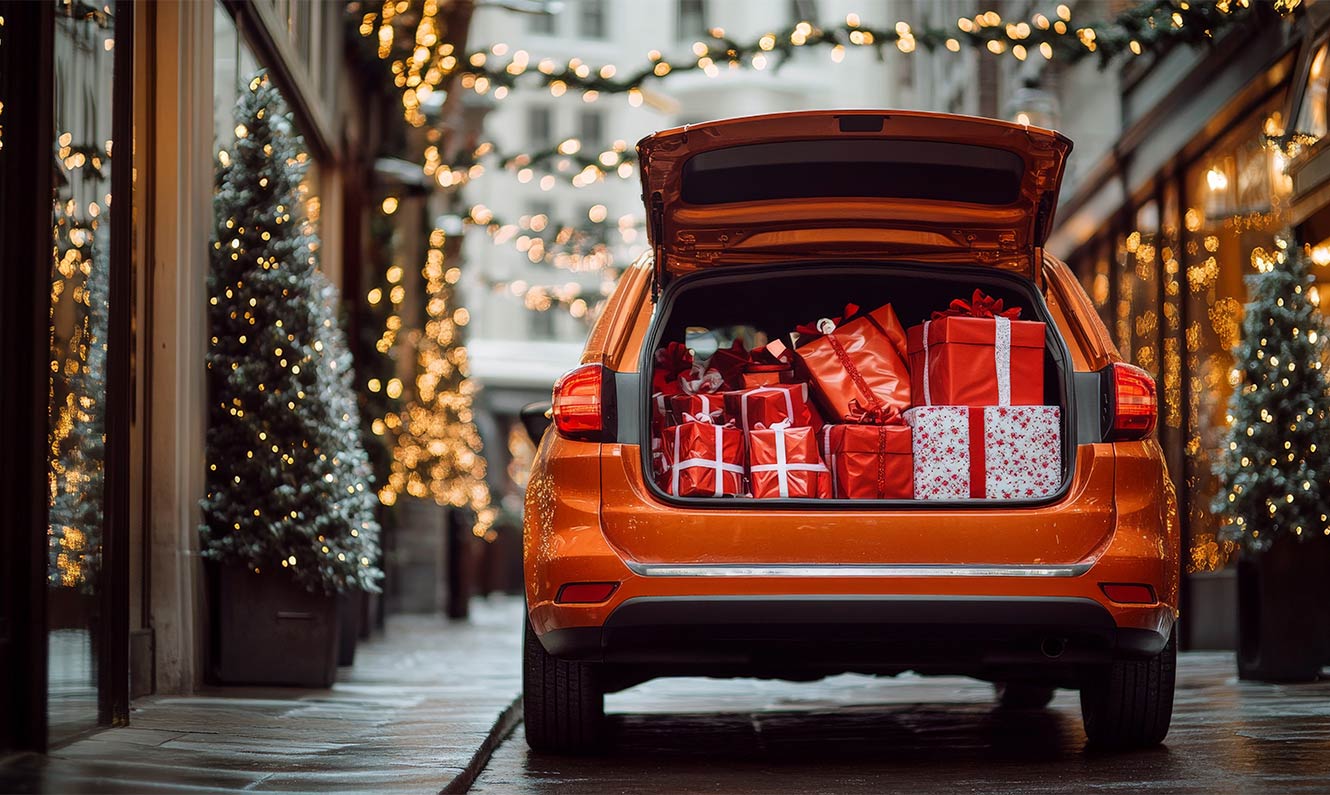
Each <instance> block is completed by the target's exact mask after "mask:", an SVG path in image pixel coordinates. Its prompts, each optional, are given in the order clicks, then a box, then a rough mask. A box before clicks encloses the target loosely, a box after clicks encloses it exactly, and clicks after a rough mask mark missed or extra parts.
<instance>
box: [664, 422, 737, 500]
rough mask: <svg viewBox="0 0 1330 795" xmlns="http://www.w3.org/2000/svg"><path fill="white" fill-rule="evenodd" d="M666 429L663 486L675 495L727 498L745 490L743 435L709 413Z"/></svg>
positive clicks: (731, 425)
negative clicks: (716, 420) (714, 420)
mask: <svg viewBox="0 0 1330 795" xmlns="http://www.w3.org/2000/svg"><path fill="white" fill-rule="evenodd" d="M682 419H683V421H682V422H680V423H679V424H678V425H674V426H672V427H669V428H666V429H665V435H664V437H663V438H664V442H665V451H664V453H665V461H666V462H667V463H666V473H665V475H664V476H663V477H662V481H663V484H662V485H663V486H664V488H665V489H666V491H668V492H669V493H670V494H672V495H674V496H676V497H725V496H735V495H739V494H742V493H743V491H744V434H743V431H741V430H739V429H738V428H735V427H734V426H733V424H723V425H722V424H719V423H714V422H712V421H711V418H710V417H709V416H707V415H700V416H699V415H689V416H685V417H683V418H682Z"/></svg>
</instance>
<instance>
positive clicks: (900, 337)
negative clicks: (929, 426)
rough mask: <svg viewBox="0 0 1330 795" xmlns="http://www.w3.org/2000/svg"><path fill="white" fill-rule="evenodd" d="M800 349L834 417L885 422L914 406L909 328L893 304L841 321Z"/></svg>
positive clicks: (804, 362)
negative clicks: (893, 307)
mask: <svg viewBox="0 0 1330 795" xmlns="http://www.w3.org/2000/svg"><path fill="white" fill-rule="evenodd" d="M827 325H828V326H830V325H832V324H831V323H828V324H827ZM795 353H796V355H797V356H798V357H799V361H800V362H801V363H802V364H803V367H804V369H806V370H807V372H808V376H809V378H810V379H811V380H812V383H813V387H814V389H815V390H816V392H817V396H818V400H819V402H820V403H821V404H822V406H823V407H824V408H825V409H826V411H827V413H828V419H829V420H831V421H835V422H851V423H875V424H879V423H886V422H890V421H891V420H893V419H894V418H896V417H898V416H900V414H901V412H903V411H905V410H906V409H907V408H909V407H910V369H909V366H908V365H907V364H906V345H905V330H904V328H903V327H902V326H901V323H900V320H899V319H897V317H896V312H895V311H894V310H893V309H892V308H891V304H883V305H882V306H880V307H878V308H877V309H874V310H873V311H872V312H869V313H868V314H866V315H859V316H858V317H855V318H853V319H851V320H849V321H846V322H844V323H843V324H840V325H836V326H835V327H834V328H833V329H831V330H830V332H829V333H823V334H822V336H819V337H815V338H814V339H812V340H811V341H808V342H804V343H803V344H801V345H800V346H799V347H798V348H796V349H795Z"/></svg>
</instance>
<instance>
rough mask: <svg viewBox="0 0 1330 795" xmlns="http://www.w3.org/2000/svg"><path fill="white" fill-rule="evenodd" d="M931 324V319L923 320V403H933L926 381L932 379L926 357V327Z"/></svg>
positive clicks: (931, 370)
mask: <svg viewBox="0 0 1330 795" xmlns="http://www.w3.org/2000/svg"><path fill="white" fill-rule="evenodd" d="M931 325H933V321H931V320H925V321H924V405H925V406H931V405H933V396H932V395H931V394H929V390H928V382H929V381H932V380H933V366H932V365H931V364H930V363H929V361H928V359H929V356H928V327H929V326H931Z"/></svg>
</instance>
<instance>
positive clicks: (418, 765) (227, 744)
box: [0, 597, 522, 793]
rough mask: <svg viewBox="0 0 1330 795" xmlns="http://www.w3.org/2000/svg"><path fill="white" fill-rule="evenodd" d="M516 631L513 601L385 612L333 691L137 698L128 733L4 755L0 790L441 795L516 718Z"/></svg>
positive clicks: (110, 732) (518, 621)
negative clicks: (461, 616) (381, 629)
mask: <svg viewBox="0 0 1330 795" xmlns="http://www.w3.org/2000/svg"><path fill="white" fill-rule="evenodd" d="M521 628H522V600H521V599H520V598H514V597H505V598H495V599H477V600H475V601H473V602H472V609H471V620H470V621H468V622H449V621H448V620H446V619H444V618H442V617H438V616H419V615H418V616H393V617H391V618H390V619H389V623H388V627H387V630H386V632H385V633H384V634H383V635H382V636H381V637H378V638H376V639H374V640H373V641H370V642H368V643H364V644H362V645H361V647H360V648H359V650H358V651H357V654H356V664H355V666H354V667H350V668H342V669H340V670H339V671H338V677H337V683H336V684H335V685H334V686H333V687H332V689H331V690H300V689H295V688H213V689H209V690H206V691H204V692H202V693H199V694H197V695H194V696H190V697H149V698H145V699H140V700H138V701H135V702H134V704H133V711H132V712H131V713H130V725H129V727H127V728H119V729H107V730H103V731H100V732H97V733H95V734H93V735H91V736H89V737H87V738H85V739H82V740H79V741H77V742H74V743H71V744H69V745H66V746H64V747H62V748H58V749H56V750H54V751H52V752H51V753H50V754H49V755H47V756H45V757H43V756H38V755H35V754H28V755H22V756H17V757H14V758H10V759H8V760H0V792H4V793H8V792H47V793H65V792H77V793H128V792H134V793H140V792H242V791H243V792H317V793H328V792H373V793H396V792H403V793H405V792H410V793H437V792H439V791H440V790H442V789H444V788H445V787H447V786H449V785H450V784H453V783H454V782H455V779H457V778H458V776H459V774H463V771H465V770H466V768H467V766H468V765H469V764H470V763H471V761H472V759H473V757H475V756H476V753H477V751H478V749H480V748H481V746H482V745H483V744H485V743H486V741H487V739H492V740H497V739H498V738H497V737H492V735H491V731H492V729H494V727H495V725H496V720H497V719H498V718H499V717H500V715H502V714H504V713H505V711H506V710H509V709H511V710H512V711H511V712H509V713H508V714H509V715H511V716H512V719H513V722H515V720H516V717H517V716H518V715H519V714H520V711H519V710H518V709H517V707H518V706H520V705H519V704H517V703H515V699H516V697H517V694H518V692H519V691H520V690H521V672H520V663H521V653H520V649H521V637H522V635H521ZM462 780H463V781H466V780H467V778H466V776H465V775H463V776H462ZM457 783H461V782H457Z"/></svg>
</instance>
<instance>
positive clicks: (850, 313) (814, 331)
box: [794, 304, 859, 341]
mask: <svg viewBox="0 0 1330 795" xmlns="http://www.w3.org/2000/svg"><path fill="white" fill-rule="evenodd" d="M857 314H859V305H858V304H846V305H845V314H843V315H841V316H840V317H833V318H831V322H832V324H833V325H835V326H837V327H839V326H840V325H842V324H843V323H844V322H845V321H846V320H847V319H849V318H852V317H854V316H855V315H857ZM818 322H819V321H817V320H814V321H813V322H812V323H804V324H803V325H799V326H795V327H794V330H795V331H796V332H798V333H799V339H800V340H801V341H802V340H803V339H804V337H810V338H811V337H820V336H822V330H821V329H819V328H818V327H817V324H818Z"/></svg>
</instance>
